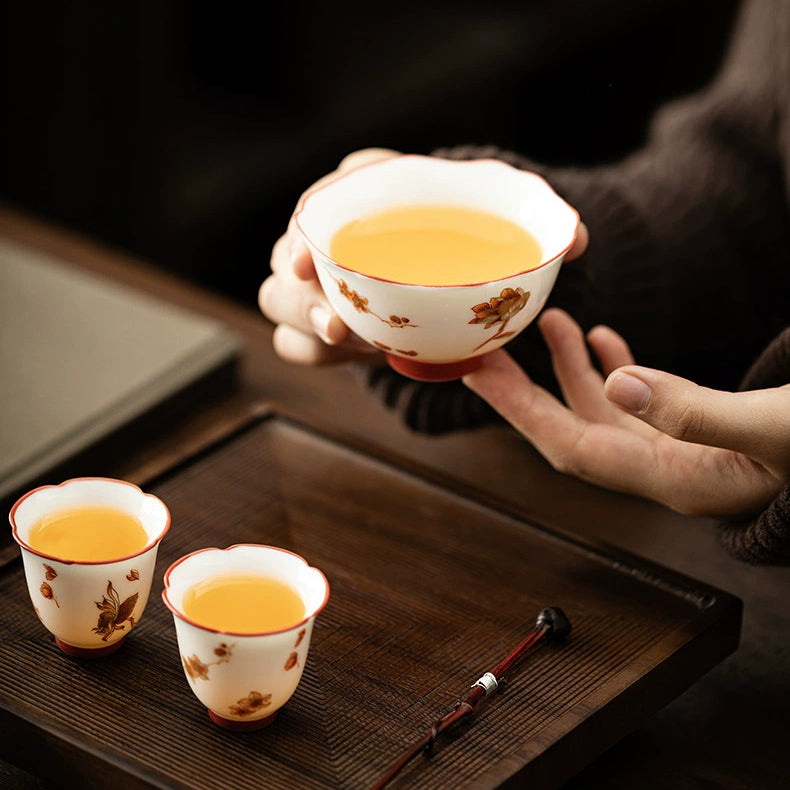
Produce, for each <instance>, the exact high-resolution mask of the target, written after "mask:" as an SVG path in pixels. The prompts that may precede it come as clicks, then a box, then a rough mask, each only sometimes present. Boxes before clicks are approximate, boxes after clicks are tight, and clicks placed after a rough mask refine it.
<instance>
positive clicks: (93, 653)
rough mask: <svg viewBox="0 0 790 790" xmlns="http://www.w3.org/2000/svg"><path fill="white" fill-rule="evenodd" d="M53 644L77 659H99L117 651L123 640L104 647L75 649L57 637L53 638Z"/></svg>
mask: <svg viewBox="0 0 790 790" xmlns="http://www.w3.org/2000/svg"><path fill="white" fill-rule="evenodd" d="M55 643H56V644H57V646H58V647H59V648H60V649H61V650H62V651H63V652H64V653H68V654H69V655H70V656H76V657H77V658H101V657H102V656H109V655H111V654H112V653H114V652H115V651H116V650H118V649H119V648H120V646H121V645H122V644H123V639H119V640H118V641H117V642H113V643H112V644H111V645H107V646H106V647H75V646H74V645H70V644H68V643H67V642H64V641H63V640H62V639H58V638H57V637H55Z"/></svg>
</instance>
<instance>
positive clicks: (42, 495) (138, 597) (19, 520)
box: [9, 477, 170, 658]
mask: <svg viewBox="0 0 790 790" xmlns="http://www.w3.org/2000/svg"><path fill="white" fill-rule="evenodd" d="M9 518H10V521H11V528H12V533H13V536H14V540H16V542H17V543H18V544H19V548H20V551H21V553H22V562H23V565H24V570H25V579H26V581H27V587H28V593H29V595H30V599H31V601H32V603H33V607H34V608H35V611H36V614H37V615H38V617H39V619H40V620H41V622H42V623H43V625H44V627H45V628H46V629H47V630H48V631H50V632H51V633H52V634H53V635H54V637H55V642H56V643H57V644H58V646H59V647H60V648H61V649H62V650H63V651H64V652H66V653H68V654H70V655H73V656H79V657H86V658H94V657H98V656H103V655H108V654H109V653H113V652H115V651H116V650H117V649H118V648H119V647H121V645H122V643H123V640H124V638H125V637H126V636H127V635H128V634H129V632H130V631H131V630H132V629H133V628H134V627H135V626H136V625H137V624H138V623H139V622H140V618H141V616H142V614H143V610H144V609H145V606H146V603H147V602H148V596H149V594H150V591H151V583H152V581H153V575H154V565H155V563H156V556H157V552H158V549H159V543H160V541H161V540H162V538H163V537H164V536H165V534H166V533H167V531H168V530H169V529H170V513H169V511H168V509H167V507H166V506H165V504H164V503H163V502H162V501H161V500H160V499H158V498H157V497H155V496H153V495H152V494H146V493H143V491H142V490H141V489H140V488H139V487H138V486H136V485H133V484H132V483H128V482H126V481H123V480H112V479H109V478H100V477H83V478H75V479H72V480H67V481H65V482H64V483H61V484H60V485H47V486H41V487H40V488H36V489H34V490H32V491H30V492H28V493H27V494H25V495H24V496H22V497H21V498H20V499H19V500H18V501H17V502H16V504H14V506H13V507H12V508H11V512H10V516H9Z"/></svg>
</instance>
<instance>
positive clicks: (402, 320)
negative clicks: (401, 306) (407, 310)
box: [335, 280, 418, 345]
mask: <svg viewBox="0 0 790 790" xmlns="http://www.w3.org/2000/svg"><path fill="white" fill-rule="evenodd" d="M335 282H336V283H337V287H338V288H339V289H340V293H341V294H342V295H343V296H344V297H345V298H346V299H348V301H349V302H351V304H352V305H353V306H354V309H355V310H356V311H357V312H358V313H369V314H370V315H372V316H375V317H376V318H378V319H379V321H381V323H382V324H386V325H387V326H390V327H392V328H393V329H406V328H410V329H414V328H416V327H417V326H418V325H417V324H412V323H411V321H410V320H409V319H408V317H406V316H405V315H391V316H390V317H389V318H384V317H383V316H380V315H379V314H378V313H375V312H374V311H373V310H371V309H370V307H369V306H368V299H367V297H365V296H360V295H359V294H358V293H357V292H356V291H352V290H351V289H350V288H349V287H348V283H347V282H346V281H345V280H335ZM377 345H378V344H377Z"/></svg>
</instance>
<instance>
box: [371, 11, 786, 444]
mask: <svg viewBox="0 0 790 790" xmlns="http://www.w3.org/2000/svg"><path fill="white" fill-rule="evenodd" d="M788 41H790V4H788V3H784V2H781V1H780V0H773V2H772V1H771V0H753V1H751V2H747V3H746V5H745V7H744V13H743V14H742V15H741V17H740V19H739V21H738V24H737V25H736V29H735V34H734V36H733V41H732V46H731V48H730V51H729V53H728V56H727V58H726V59H725V61H724V63H723V66H722V69H721V71H720V74H719V75H718V77H717V78H716V79H715V80H714V81H713V83H712V84H711V85H710V87H709V88H707V89H706V90H705V91H702V92H700V93H699V94H696V95H693V96H690V97H686V98H684V99H681V100H678V101H676V102H674V103H671V104H670V105H668V106H666V107H665V108H663V109H662V110H661V111H660V112H659V113H657V115H656V117H655V120H654V122H653V124H652V126H651V129H650V133H649V135H648V138H647V140H646V142H645V145H644V146H643V148H642V149H640V150H639V151H636V152H634V153H633V154H631V155H629V156H628V157H626V158H625V159H624V160H623V161H620V162H617V163H612V164H606V165H602V166H600V167H594V168H576V167H550V166H546V165H542V164H540V163H537V162H534V161H532V160H530V159H529V158H527V157H526V156H524V155H521V154H518V153H515V152H511V151H504V150H501V149H500V148H497V147H495V146H474V145H470V146H460V147H454V148H447V149H441V150H438V151H435V152H434V153H435V155H438V156H444V157H449V158H456V159H470V158H471V159H476V158H485V157H495V158H498V159H502V160H504V161H506V162H508V163H510V164H511V165H513V166H514V167H519V168H524V169H530V170H533V171H535V172H538V173H540V174H541V175H543V176H544V177H545V178H546V179H547V181H549V183H550V184H552V186H553V187H554V188H555V190H556V191H557V192H558V193H559V194H560V195H562V196H563V197H564V198H565V199H566V200H567V201H568V202H569V203H571V204H572V205H573V206H574V207H575V208H576V209H577V210H578V211H579V213H580V215H581V218H582V220H583V221H584V222H585V224H586V225H587V226H588V228H589V230H590V244H589V247H588V249H587V251H586V252H585V254H584V255H583V256H581V257H580V258H578V259H576V260H574V261H566V262H565V263H563V265H562V268H561V270H560V274H559V277H558V279H557V283H556V285H555V287H554V289H553V291H552V294H551V296H550V298H549V301H548V305H555V306H560V307H563V308H565V309H566V310H568V312H570V313H571V314H572V315H573V316H574V317H575V318H576V319H577V320H578V321H579V323H580V324H581V325H582V327H583V328H584V329H585V330H587V329H590V328H592V326H594V325H596V324H600V323H604V324H607V325H609V326H611V327H613V328H614V329H616V330H617V331H618V332H620V333H621V334H622V335H623V336H624V337H625V338H626V340H627V341H628V343H629V344H630V346H631V348H632V350H633V352H634V356H635V358H636V360H637V362H639V363H640V364H642V365H646V366H649V367H655V368H658V369H662V370H667V371H669V372H672V373H675V374H677V375H681V376H684V377H686V378H689V379H691V380H693V381H696V382H697V383H699V384H703V385H706V386H709V387H715V388H720V389H735V388H736V387H737V386H738V382H739V380H740V379H741V377H742V375H743V371H745V370H746V369H747V368H748V366H749V364H750V363H751V362H752V361H753V360H754V359H755V358H756V357H757V356H758V355H759V353H760V352H761V350H762V349H763V348H765V346H766V345H767V343H768V342H769V341H770V339H771V338H772V337H774V336H775V335H776V334H777V333H778V332H779V331H781V329H782V328H783V326H784V321H785V317H786V303H785V295H786V294H787V293H788V292H789V291H790V267H789V266H787V265H786V263H785V260H786V258H787V250H788V249H790V219H788V211H787V195H786V184H785V181H784V175H783V174H784V172H786V171H787V170H788V167H787V165H788V163H787V162H785V161H784V159H785V156H786V154H787V148H788V147H790V144H788V143H787V142H785V143H784V145H783V144H782V140H781V131H782V128H783V127H782V125H781V123H780V121H781V118H783V117H788V116H790V93H788V91H787V89H786V86H787V85H788V84H790V58H788V57H786V56H785V55H784V54H783V53H785V50H786V45H787V42H788ZM506 348H507V350H508V351H509V352H510V353H511V354H512V355H513V357H514V358H515V359H516V360H517V361H518V362H519V363H520V364H521V365H522V367H523V368H524V369H525V371H526V372H527V373H528V374H529V375H530V377H532V378H533V380H535V381H537V382H538V383H540V384H542V385H543V386H546V387H547V388H548V389H550V390H551V391H552V392H554V393H555V394H557V386H556V382H555V379H554V375H553V371H552V367H551V360H550V357H549V354H548V352H547V350H546V348H545V344H544V343H543V342H542V339H541V337H540V335H539V333H538V331H537V327H536V326H535V324H534V323H533V324H532V325H531V326H528V327H527V328H526V329H525V330H524V331H523V332H522V333H521V334H520V335H519V336H518V337H516V338H514V339H513V340H512V341H511V342H510V343H508V345H507V346H506ZM368 382H369V384H370V385H371V386H372V387H373V389H374V390H375V391H376V392H378V393H380V394H381V395H382V397H384V398H385V400H387V402H388V403H390V404H391V405H392V406H393V408H396V409H398V410H400V411H401V413H402V414H403V416H404V419H405V420H406V422H407V423H408V424H409V425H411V426H412V427H414V428H416V429H417V430H421V431H428V432H431V433H439V432H442V431H446V430H453V429H455V428H468V427H473V426H475V425H479V424H481V423H482V422H487V421H490V420H493V419H498V418H497V417H496V416H495V415H494V414H493V411H492V410H490V409H486V408H485V407H483V406H482V405H481V404H479V403H478V402H477V400H476V398H474V397H470V396H469V394H468V393H467V392H465V391H464V388H463V385H462V384H461V383H460V382H454V383H451V384H448V385H442V386H437V385H435V384H425V383H419V382H413V381H408V380H405V379H403V378H401V377H399V376H398V374H396V373H394V372H392V371H389V370H386V369H376V370H373V371H370V372H369V374H368Z"/></svg>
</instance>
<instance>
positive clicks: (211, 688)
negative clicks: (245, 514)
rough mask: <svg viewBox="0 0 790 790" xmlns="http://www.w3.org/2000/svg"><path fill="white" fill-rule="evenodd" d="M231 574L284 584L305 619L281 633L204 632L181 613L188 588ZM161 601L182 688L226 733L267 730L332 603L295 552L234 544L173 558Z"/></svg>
mask: <svg viewBox="0 0 790 790" xmlns="http://www.w3.org/2000/svg"><path fill="white" fill-rule="evenodd" d="M232 573H240V574H250V573H252V574H258V575H261V576H267V577H271V578H274V579H277V580H279V581H282V582H285V583H286V584H288V585H289V586H290V587H291V588H292V589H293V590H295V591H296V592H297V593H298V595H299V597H300V598H301V599H302V603H303V604H304V609H305V615H304V617H303V618H302V619H301V620H299V621H298V622H296V623H293V624H292V625H290V626H288V627H286V628H283V629H280V630H272V631H266V632H261V633H252V634H251V633H234V632H233V631H224V630H218V629H215V628H209V627H206V626H204V625H201V624H199V623H197V622H195V621H193V620H191V619H190V618H189V617H188V616H187V615H186V614H185V613H184V598H185V595H186V593H187V591H188V590H190V588H192V587H193V586H194V585H195V584H197V583H198V582H203V581H205V580H206V579H209V578H211V577H213V576H221V575H227V574H232ZM162 599H163V601H164V603H165V605H166V606H167V607H168V609H170V611H171V612H172V613H173V620H174V623H175V628H176V637H177V640H178V650H179V654H180V657H181V664H182V667H183V669H184V674H185V675H186V678H187V682H188V683H189V686H190V688H191V689H192V691H193V693H194V694H195V696H196V697H197V699H198V700H199V701H200V702H201V703H202V704H203V705H204V706H205V707H206V709H207V711H208V715H209V717H210V718H211V720H212V721H213V722H214V723H215V724H218V725H220V726H222V727H225V728H227V729H231V730H256V729H261V728H263V727H266V726H268V725H270V724H271V723H272V722H273V721H274V719H275V718H276V716H277V714H278V712H279V711H280V709H281V708H282V706H283V705H285V703H286V702H288V700H289V699H290V698H291V697H292V696H293V694H294V692H295V691H296V688H297V686H298V685H299V681H300V680H301V677H302V672H303V671H304V666H305V662H306V660H307V654H308V651H309V648H310V641H311V638H312V633H313V624H314V622H315V618H316V616H317V615H318V614H319V612H320V611H321V610H322V609H323V608H324V606H326V603H327V601H328V599H329V584H328V582H327V580H326V577H325V576H324V574H323V573H322V572H321V571H320V570H318V569H317V568H313V567H311V566H310V565H308V563H307V561H306V560H305V559H304V558H302V557H300V556H299V555H298V554H294V553H293V552H290V551H287V550H286V549H281V548H278V547H275V546H265V545H259V544H236V545H234V546H229V547H228V548H226V549H218V548H206V549H199V550H198V551H194V552H192V553H191V554H187V555H185V556H183V557H181V558H180V559H178V560H176V561H175V562H174V563H173V564H172V565H171V566H170V567H169V568H168V569H167V571H166V572H165V587H164V590H163V591H162Z"/></svg>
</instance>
